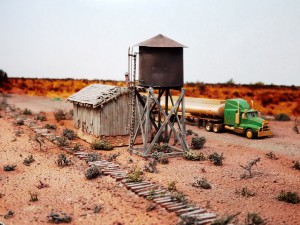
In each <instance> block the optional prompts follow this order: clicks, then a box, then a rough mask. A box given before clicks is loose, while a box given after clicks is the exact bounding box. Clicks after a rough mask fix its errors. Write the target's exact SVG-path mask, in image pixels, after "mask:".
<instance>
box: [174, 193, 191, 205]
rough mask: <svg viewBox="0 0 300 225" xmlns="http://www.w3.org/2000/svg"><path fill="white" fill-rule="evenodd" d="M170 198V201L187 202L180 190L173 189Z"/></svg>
mask: <svg viewBox="0 0 300 225" xmlns="http://www.w3.org/2000/svg"><path fill="white" fill-rule="evenodd" d="M171 200H172V201H176V202H180V203H184V204H186V203H187V199H186V197H185V195H184V194H183V193H182V192H179V191H173V192H172V193H171Z"/></svg>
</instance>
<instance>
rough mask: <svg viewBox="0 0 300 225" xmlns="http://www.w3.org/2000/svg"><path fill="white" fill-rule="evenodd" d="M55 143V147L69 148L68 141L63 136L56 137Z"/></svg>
mask: <svg viewBox="0 0 300 225" xmlns="http://www.w3.org/2000/svg"><path fill="white" fill-rule="evenodd" d="M55 142H56V143H57V145H58V146H59V147H65V146H69V144H70V142H69V139H68V138H67V137H65V136H59V137H56V138H55Z"/></svg>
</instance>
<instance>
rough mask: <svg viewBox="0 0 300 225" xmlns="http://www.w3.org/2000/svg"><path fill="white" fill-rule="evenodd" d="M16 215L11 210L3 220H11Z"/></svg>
mask: <svg viewBox="0 0 300 225" xmlns="http://www.w3.org/2000/svg"><path fill="white" fill-rule="evenodd" d="M14 214H15V212H14V211H11V210H9V211H8V212H7V213H6V214H5V215H4V216H3V218H4V219H9V218H11V217H13V216H14Z"/></svg>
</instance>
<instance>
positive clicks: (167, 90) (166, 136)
mask: <svg viewBox="0 0 300 225" xmlns="http://www.w3.org/2000/svg"><path fill="white" fill-rule="evenodd" d="M169 91H170V89H169V88H167V89H166V93H165V102H166V105H165V113H166V115H167V116H168V114H169ZM168 133H169V132H168V125H167V126H166V129H165V141H166V140H168Z"/></svg>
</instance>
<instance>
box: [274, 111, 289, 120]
mask: <svg viewBox="0 0 300 225" xmlns="http://www.w3.org/2000/svg"><path fill="white" fill-rule="evenodd" d="M275 120H277V121H290V120H291V118H290V116H289V115H287V114H285V113H279V114H277V115H275Z"/></svg>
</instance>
